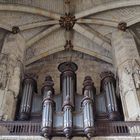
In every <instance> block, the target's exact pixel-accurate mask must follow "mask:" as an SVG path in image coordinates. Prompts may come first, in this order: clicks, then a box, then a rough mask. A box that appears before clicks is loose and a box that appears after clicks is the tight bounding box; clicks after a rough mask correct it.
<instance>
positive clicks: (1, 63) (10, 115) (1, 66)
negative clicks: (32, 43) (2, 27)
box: [0, 33, 25, 120]
mask: <svg viewBox="0 0 140 140" xmlns="http://www.w3.org/2000/svg"><path fill="white" fill-rule="evenodd" d="M24 50H25V41H24V38H23V37H22V36H21V35H20V34H19V33H17V34H12V33H10V34H7V35H6V37H5V40H4V43H3V47H2V51H1V54H0V55H1V57H0V76H1V77H2V79H1V80H0V85H1V86H0V99H1V100H2V101H0V120H13V119H14V117H15V109H16V101H17V96H18V94H19V88H20V76H21V72H22V68H23V65H22V64H23V58H24Z"/></svg>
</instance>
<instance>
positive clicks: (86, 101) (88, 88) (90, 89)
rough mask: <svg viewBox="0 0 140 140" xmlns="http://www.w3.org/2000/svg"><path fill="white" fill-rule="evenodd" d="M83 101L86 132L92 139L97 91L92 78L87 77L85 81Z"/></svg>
mask: <svg viewBox="0 0 140 140" xmlns="http://www.w3.org/2000/svg"><path fill="white" fill-rule="evenodd" d="M83 85H84V88H83V94H84V98H83V100H82V107H83V117H84V132H85V134H86V135H87V136H88V138H91V137H92V136H93V134H94V115H93V102H94V99H95V94H96V89H95V87H94V83H93V81H92V79H91V77H89V76H87V77H85V80H84V83H83Z"/></svg>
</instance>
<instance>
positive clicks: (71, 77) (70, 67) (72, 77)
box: [58, 62, 78, 107]
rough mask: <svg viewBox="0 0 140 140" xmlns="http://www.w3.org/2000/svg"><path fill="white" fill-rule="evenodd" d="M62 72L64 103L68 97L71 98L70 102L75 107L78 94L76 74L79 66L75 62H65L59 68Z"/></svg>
mask: <svg viewBox="0 0 140 140" xmlns="http://www.w3.org/2000/svg"><path fill="white" fill-rule="evenodd" d="M58 69H59V71H60V72H61V78H60V79H61V82H60V86H61V90H62V95H63V103H64V101H65V99H66V97H67V96H69V97H70V102H71V104H72V106H73V107H74V94H75V92H76V74H75V71H76V70H77V69H78V67H77V65H76V64H75V63H73V62H64V63H62V64H60V65H59V66H58Z"/></svg>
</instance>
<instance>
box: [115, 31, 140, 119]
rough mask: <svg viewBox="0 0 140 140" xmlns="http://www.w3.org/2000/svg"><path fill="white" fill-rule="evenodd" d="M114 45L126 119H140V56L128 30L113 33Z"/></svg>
mask: <svg viewBox="0 0 140 140" xmlns="http://www.w3.org/2000/svg"><path fill="white" fill-rule="evenodd" d="M112 47H113V56H114V64H115V68H116V72H117V74H118V77H119V89H120V96H121V100H122V105H123V111H124V118H125V120H126V121H135V120H140V98H139V95H140V63H139V62H140V56H139V53H138V50H137V46H136V43H135V40H134V38H133V35H132V34H131V33H130V32H129V31H128V30H126V31H125V30H122V31H121V30H117V31H116V32H114V33H112Z"/></svg>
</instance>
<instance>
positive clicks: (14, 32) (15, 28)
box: [12, 26, 20, 34]
mask: <svg viewBox="0 0 140 140" xmlns="http://www.w3.org/2000/svg"><path fill="white" fill-rule="evenodd" d="M19 32H20V29H19V27H18V26H13V27H12V33H13V34H17V33H19Z"/></svg>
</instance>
